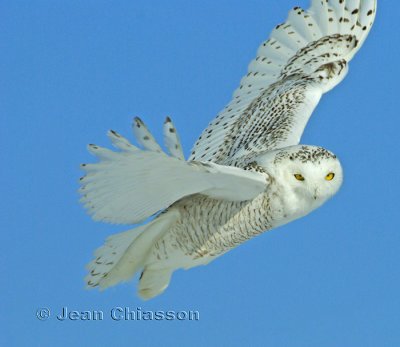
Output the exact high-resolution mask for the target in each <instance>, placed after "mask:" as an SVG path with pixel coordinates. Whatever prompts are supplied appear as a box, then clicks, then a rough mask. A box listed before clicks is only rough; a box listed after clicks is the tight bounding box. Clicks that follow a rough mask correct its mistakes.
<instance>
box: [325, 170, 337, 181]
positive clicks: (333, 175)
mask: <svg viewBox="0 0 400 347" xmlns="http://www.w3.org/2000/svg"><path fill="white" fill-rule="evenodd" d="M334 178H335V174H334V173H333V172H330V173H328V174H327V175H326V176H325V179H326V180H327V181H332V180H333V179H334Z"/></svg>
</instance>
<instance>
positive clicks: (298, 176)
mask: <svg viewBox="0 0 400 347" xmlns="http://www.w3.org/2000/svg"><path fill="white" fill-rule="evenodd" d="M294 178H295V179H296V180H298V181H304V177H303V175H301V174H294Z"/></svg>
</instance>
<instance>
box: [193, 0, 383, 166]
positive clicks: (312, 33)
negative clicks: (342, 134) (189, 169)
mask: <svg viewBox="0 0 400 347" xmlns="http://www.w3.org/2000/svg"><path fill="white" fill-rule="evenodd" d="M375 13H376V0H312V2H311V7H310V8H309V9H308V10H307V11H305V10H303V9H301V8H300V7H295V8H293V9H292V10H291V11H290V12H289V15H288V19H287V20H286V22H285V23H283V24H280V25H278V26H277V27H276V28H275V29H274V30H273V31H272V33H271V35H270V38H269V39H268V40H266V41H265V42H263V43H262V44H261V46H260V47H259V48H258V50H257V56H256V58H255V59H254V60H253V61H251V63H250V65H249V68H248V73H247V75H246V76H244V77H243V78H242V80H241V82H240V86H239V88H238V89H237V90H236V91H235V92H234V93H233V98H232V101H231V102H230V103H229V104H228V105H227V106H226V107H225V108H224V109H223V110H222V111H221V112H220V113H219V114H218V115H217V117H216V118H215V119H214V120H213V121H212V122H211V123H210V124H209V126H208V127H207V128H206V129H205V130H204V132H203V133H202V135H201V136H200V138H199V139H198V141H197V142H196V143H195V145H194V147H193V150H192V153H191V156H190V157H189V159H190V160H207V161H213V162H216V163H221V164H227V165H230V163H231V162H232V160H233V159H235V158H236V157H237V156H238V155H246V154H249V153H252V152H258V151H265V150H273V149H276V148H281V147H285V146H290V145H295V144H298V143H299V142H298V141H300V137H301V135H302V133H303V131H304V128H305V126H306V124H307V121H308V119H309V117H310V116H311V114H312V112H313V110H314V108H315V107H316V106H317V104H318V102H319V100H320V97H321V96H322V95H323V94H324V93H326V92H327V91H329V90H330V89H332V88H333V87H335V86H336V85H337V84H338V83H340V82H341V81H342V79H343V78H344V77H345V76H346V73H347V69H348V62H349V61H350V60H351V59H352V58H353V56H354V55H355V54H356V52H357V51H358V50H359V49H360V47H361V46H362V43H363V42H364V40H365V39H366V37H367V35H368V33H369V30H370V29H371V26H372V24H373V22H374V18H375ZM288 100H290V101H293V100H294V101H293V102H291V103H290V106H288ZM248 131H252V133H251V134H250V135H248V134H243V133H245V132H248Z"/></svg>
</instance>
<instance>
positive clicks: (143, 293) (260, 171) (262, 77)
mask: <svg viewBox="0 0 400 347" xmlns="http://www.w3.org/2000/svg"><path fill="white" fill-rule="evenodd" d="M375 13H376V0H312V4H311V7H310V8H309V9H308V10H307V11H305V10H303V9H301V8H300V7H295V8H293V9H292V10H291V11H290V12H289V17H288V19H287V21H286V22H285V23H283V24H280V25H278V26H276V27H275V29H274V30H273V31H272V33H271V35H270V38H269V39H268V40H267V41H265V42H263V43H262V44H261V46H260V47H259V49H258V52H257V56H256V58H255V59H254V60H253V61H252V62H251V63H250V65H249V69H248V73H247V75H246V76H245V77H243V79H242V80H241V83H240V86H239V88H238V89H237V90H236V91H235V92H234V94H233V99H232V101H231V102H230V103H229V104H228V105H227V106H226V107H225V108H224V109H223V110H222V111H221V112H220V113H219V114H218V116H217V117H216V118H215V119H214V120H213V121H212V122H211V123H210V124H209V126H208V127H207V128H206V129H205V130H204V131H203V133H202V135H201V136H200V137H199V139H198V141H197V142H196V143H195V145H194V147H193V150H192V152H191V155H190V157H189V159H188V160H187V161H186V160H185V158H184V156H183V152H182V148H181V144H180V141H179V137H178V134H177V132H176V129H175V127H174V125H173V123H172V121H171V120H170V119H169V118H167V119H166V121H165V123H164V141H165V147H166V149H167V151H168V153H166V152H164V151H163V150H162V149H161V147H160V146H159V144H158V143H157V142H156V141H155V139H154V137H153V136H152V135H151V133H150V132H149V131H148V129H147V128H146V126H145V125H144V123H143V122H142V121H141V120H140V119H139V118H135V119H134V122H133V133H134V136H135V138H136V141H137V142H138V143H139V144H140V145H141V147H142V148H141V149H140V148H138V147H135V146H134V145H132V144H131V143H130V142H129V141H128V140H127V139H126V138H124V137H122V136H121V135H119V134H118V133H116V132H115V131H110V132H109V133H108V136H109V138H110V140H111V141H112V143H113V145H114V146H115V147H116V148H117V149H118V151H112V150H109V149H106V148H101V147H99V146H95V145H89V151H90V152H91V153H92V154H94V155H95V156H96V157H97V158H98V159H99V161H98V162H97V163H94V164H83V165H82V169H83V170H84V171H85V176H84V177H82V178H81V188H80V193H81V195H82V197H81V201H82V203H83V204H84V206H85V208H86V209H87V210H88V212H89V213H90V214H91V215H92V217H93V218H94V219H95V220H97V221H104V222H109V223H116V224H118V223H119V224H135V223H140V222H143V221H145V220H146V219H147V218H149V217H150V216H153V215H156V216H155V217H154V218H153V219H152V220H151V221H150V222H148V223H147V224H145V225H141V226H138V227H136V228H134V229H132V230H128V231H126V232H123V233H119V234H115V235H113V236H110V237H109V238H108V239H107V240H106V242H105V244H104V245H103V246H102V247H101V248H99V249H98V250H97V251H96V252H95V256H94V259H93V261H92V262H91V263H90V264H89V265H88V271H89V273H88V275H87V277H86V279H85V280H86V283H87V285H88V287H99V288H100V289H105V288H108V287H110V286H113V285H115V284H117V283H119V282H123V281H127V280H129V279H130V278H132V277H133V276H134V274H135V273H136V272H141V275H140V279H139V285H138V293H139V296H140V297H141V298H143V299H150V298H153V297H155V296H157V295H159V294H161V293H162V292H163V291H164V290H165V289H166V288H167V286H168V284H169V282H170V280H171V275H172V273H173V272H174V271H175V270H177V269H181V268H183V269H189V268H192V267H194V266H198V265H205V264H208V263H209V262H211V261H213V260H214V259H216V258H217V257H219V256H221V255H222V254H224V253H226V252H227V251H229V250H230V249H232V248H234V247H236V246H238V245H240V244H242V243H243V242H245V241H246V240H249V239H251V238H252V237H254V236H256V235H259V234H261V233H262V232H264V231H268V230H271V229H273V228H275V227H277V226H280V225H283V224H285V223H288V222H290V221H293V220H295V219H297V218H300V217H302V216H305V215H306V214H308V213H310V212H311V211H313V210H314V209H316V208H317V207H319V206H321V205H322V204H323V203H324V202H325V201H327V200H328V199H329V198H331V197H332V196H333V195H334V194H335V193H336V192H337V191H338V189H339V188H340V185H341V183H342V168H341V165H340V162H339V160H338V159H337V157H336V156H335V155H334V154H333V153H331V152H330V151H328V150H326V149H324V148H321V147H316V146H308V145H299V142H300V138H301V135H302V133H303V131H304V128H305V126H306V124H307V121H308V119H309V118H310V116H311V113H312V112H313V110H314V108H315V107H316V106H317V104H318V102H319V100H320V98H321V96H322V94H324V93H326V92H327V91H329V90H331V89H332V88H333V87H335V86H336V85H337V84H338V83H339V82H340V81H342V79H343V78H344V77H345V75H346V73H347V70H348V64H349V61H350V60H351V59H352V58H353V56H354V55H355V53H356V52H357V51H358V50H359V48H360V47H361V46H362V44H363V42H364V40H365V39H366V37H367V35H368V32H369V30H370V29H371V26H372V24H373V22H374V18H375Z"/></svg>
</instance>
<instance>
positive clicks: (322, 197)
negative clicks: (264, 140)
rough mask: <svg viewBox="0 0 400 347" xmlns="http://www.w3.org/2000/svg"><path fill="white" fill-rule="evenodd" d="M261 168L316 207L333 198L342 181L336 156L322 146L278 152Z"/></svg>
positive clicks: (293, 148)
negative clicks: (264, 168)
mask: <svg viewBox="0 0 400 347" xmlns="http://www.w3.org/2000/svg"><path fill="white" fill-rule="evenodd" d="M264 166H265V167H266V169H267V170H269V172H270V173H271V174H272V176H273V177H274V178H275V179H276V180H277V181H278V183H279V184H281V185H282V186H283V187H285V188H286V189H289V190H291V191H292V192H294V193H295V194H296V195H297V196H299V197H302V199H303V200H304V199H305V200H307V201H309V202H311V203H313V204H316V205H320V204H322V203H323V202H324V201H326V200H327V199H329V198H330V197H332V196H333V195H334V194H335V193H336V192H337V191H338V190H339V188H340V186H341V185H342V182H343V171H342V166H341V165H340V162H339V160H338V159H337V157H336V155H334V154H333V153H332V152H329V151H328V150H326V149H324V148H321V147H315V146H293V147H288V148H285V149H281V150H278V151H275V152H274V153H273V154H272V156H271V157H270V158H269V160H267V161H266V162H265V163H264Z"/></svg>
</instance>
